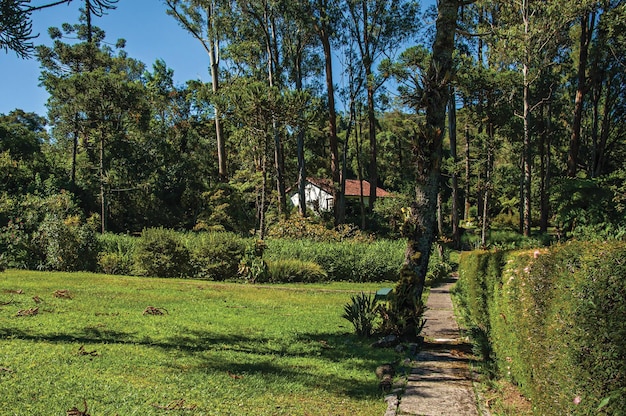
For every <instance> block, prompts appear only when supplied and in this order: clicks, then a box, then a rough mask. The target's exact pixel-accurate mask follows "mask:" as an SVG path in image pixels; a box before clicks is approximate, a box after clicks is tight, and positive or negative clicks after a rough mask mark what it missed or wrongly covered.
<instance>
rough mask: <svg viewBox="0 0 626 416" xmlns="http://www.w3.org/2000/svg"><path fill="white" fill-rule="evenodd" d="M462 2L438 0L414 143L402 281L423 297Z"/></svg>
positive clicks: (416, 294)
mask: <svg viewBox="0 0 626 416" xmlns="http://www.w3.org/2000/svg"><path fill="white" fill-rule="evenodd" d="M459 7H460V3H459V1H458V0H439V2H438V9H439V13H438V16H437V22H436V34H435V39H434V43H433V48H432V51H433V52H432V62H431V66H430V67H429V69H428V75H427V82H426V84H427V85H426V91H425V96H426V97H428V98H427V101H426V123H425V126H424V128H423V129H422V131H421V132H420V133H418V137H417V139H418V142H417V143H416V146H415V152H416V158H415V160H416V168H417V169H416V172H417V178H416V189H415V190H416V200H415V201H414V202H413V204H412V206H411V210H410V217H409V219H408V220H409V221H408V223H407V224H405V232H406V234H408V235H407V237H408V243H407V249H406V253H405V262H404V266H403V270H402V275H403V276H402V280H401V283H399V285H400V284H402V281H405V282H406V281H409V282H410V284H409V287H410V291H411V293H412V295H413V296H415V297H416V298H421V296H422V293H423V290H424V283H425V280H426V272H427V269H428V262H429V260H430V251H431V246H432V243H433V241H434V240H435V232H436V225H437V224H436V214H437V194H438V192H439V181H440V176H441V148H442V142H443V132H444V130H445V124H446V105H447V104H448V96H449V86H448V81H447V80H449V79H450V78H451V72H452V71H453V69H454V65H453V61H452V53H453V51H454V37H455V32H456V22H457V17H458V11H459Z"/></svg>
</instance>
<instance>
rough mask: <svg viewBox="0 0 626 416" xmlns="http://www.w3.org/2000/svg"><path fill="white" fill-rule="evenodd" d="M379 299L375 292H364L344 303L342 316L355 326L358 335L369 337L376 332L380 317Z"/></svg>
mask: <svg viewBox="0 0 626 416" xmlns="http://www.w3.org/2000/svg"><path fill="white" fill-rule="evenodd" d="M377 304H378V302H377V300H376V297H375V296H374V295H373V294H371V293H370V294H366V293H364V292H361V293H359V294H358V295H353V296H352V297H351V302H350V303H347V304H346V305H344V307H343V310H344V313H343V315H342V318H344V319H347V320H348V321H350V323H352V325H353V326H354V330H355V332H356V334H357V335H358V336H362V337H369V336H371V335H372V333H373V332H374V326H375V321H376V318H377V317H378V311H377Z"/></svg>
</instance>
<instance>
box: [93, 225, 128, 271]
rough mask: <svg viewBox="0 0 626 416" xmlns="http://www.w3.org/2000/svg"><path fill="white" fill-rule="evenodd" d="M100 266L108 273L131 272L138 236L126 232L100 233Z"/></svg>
mask: <svg viewBox="0 0 626 416" xmlns="http://www.w3.org/2000/svg"><path fill="white" fill-rule="evenodd" d="M99 241H100V253H99V255H98V266H99V267H100V270H101V271H102V272H104V273H107V274H126V275H128V274H131V273H132V271H133V253H134V250H135V243H136V242H137V238H136V237H132V236H129V235H124V234H112V233H107V234H100V236H99Z"/></svg>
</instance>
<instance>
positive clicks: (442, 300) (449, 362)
mask: <svg viewBox="0 0 626 416" xmlns="http://www.w3.org/2000/svg"><path fill="white" fill-rule="evenodd" d="M456 280H457V278H456V277H450V278H449V279H447V280H446V281H444V282H443V283H442V284H440V285H438V286H436V287H433V288H432V289H431V290H430V294H429V296H428V301H427V310H426V312H425V314H424V317H425V318H426V326H425V327H424V329H423V331H422V335H423V336H424V345H423V347H422V348H421V351H420V352H419V353H418V354H417V355H416V356H415V357H414V359H413V361H412V362H411V367H412V369H411V373H410V374H409V376H408V380H407V384H406V386H405V388H404V391H403V392H402V393H401V394H400V396H399V398H398V400H395V401H396V402H397V403H393V402H394V400H391V401H390V402H389V408H388V410H387V412H386V413H385V416H409V415H420V416H479V415H483V416H484V415H486V414H487V413H486V411H485V410H479V409H478V406H477V400H476V395H475V393H474V388H473V383H472V377H471V373H470V370H469V361H470V356H471V346H470V345H468V344H467V343H466V342H465V339H464V338H462V337H461V333H460V330H459V326H458V324H457V323H456V319H455V317H454V310H453V306H452V299H451V298H450V288H451V287H452V286H453V285H454V283H455V282H456ZM483 412H484V413H483Z"/></svg>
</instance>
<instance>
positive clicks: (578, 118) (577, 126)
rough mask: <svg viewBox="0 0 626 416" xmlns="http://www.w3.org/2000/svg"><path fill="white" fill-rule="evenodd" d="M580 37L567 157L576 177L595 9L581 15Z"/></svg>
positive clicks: (568, 166) (572, 175)
mask: <svg viewBox="0 0 626 416" xmlns="http://www.w3.org/2000/svg"><path fill="white" fill-rule="evenodd" d="M579 23H580V38H579V45H578V48H579V49H578V71H577V75H576V98H575V100H574V116H573V121H572V133H571V136H570V143H569V153H568V157H567V176H570V177H575V176H576V172H577V171H578V152H579V149H580V133H581V125H582V119H583V105H584V101H585V95H586V94H587V90H588V87H587V65H588V61H589V45H590V44H591V39H592V37H593V32H594V26H595V23H596V12H595V10H594V9H591V8H589V7H585V8H584V9H583V10H581V16H580V22H579Z"/></svg>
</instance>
